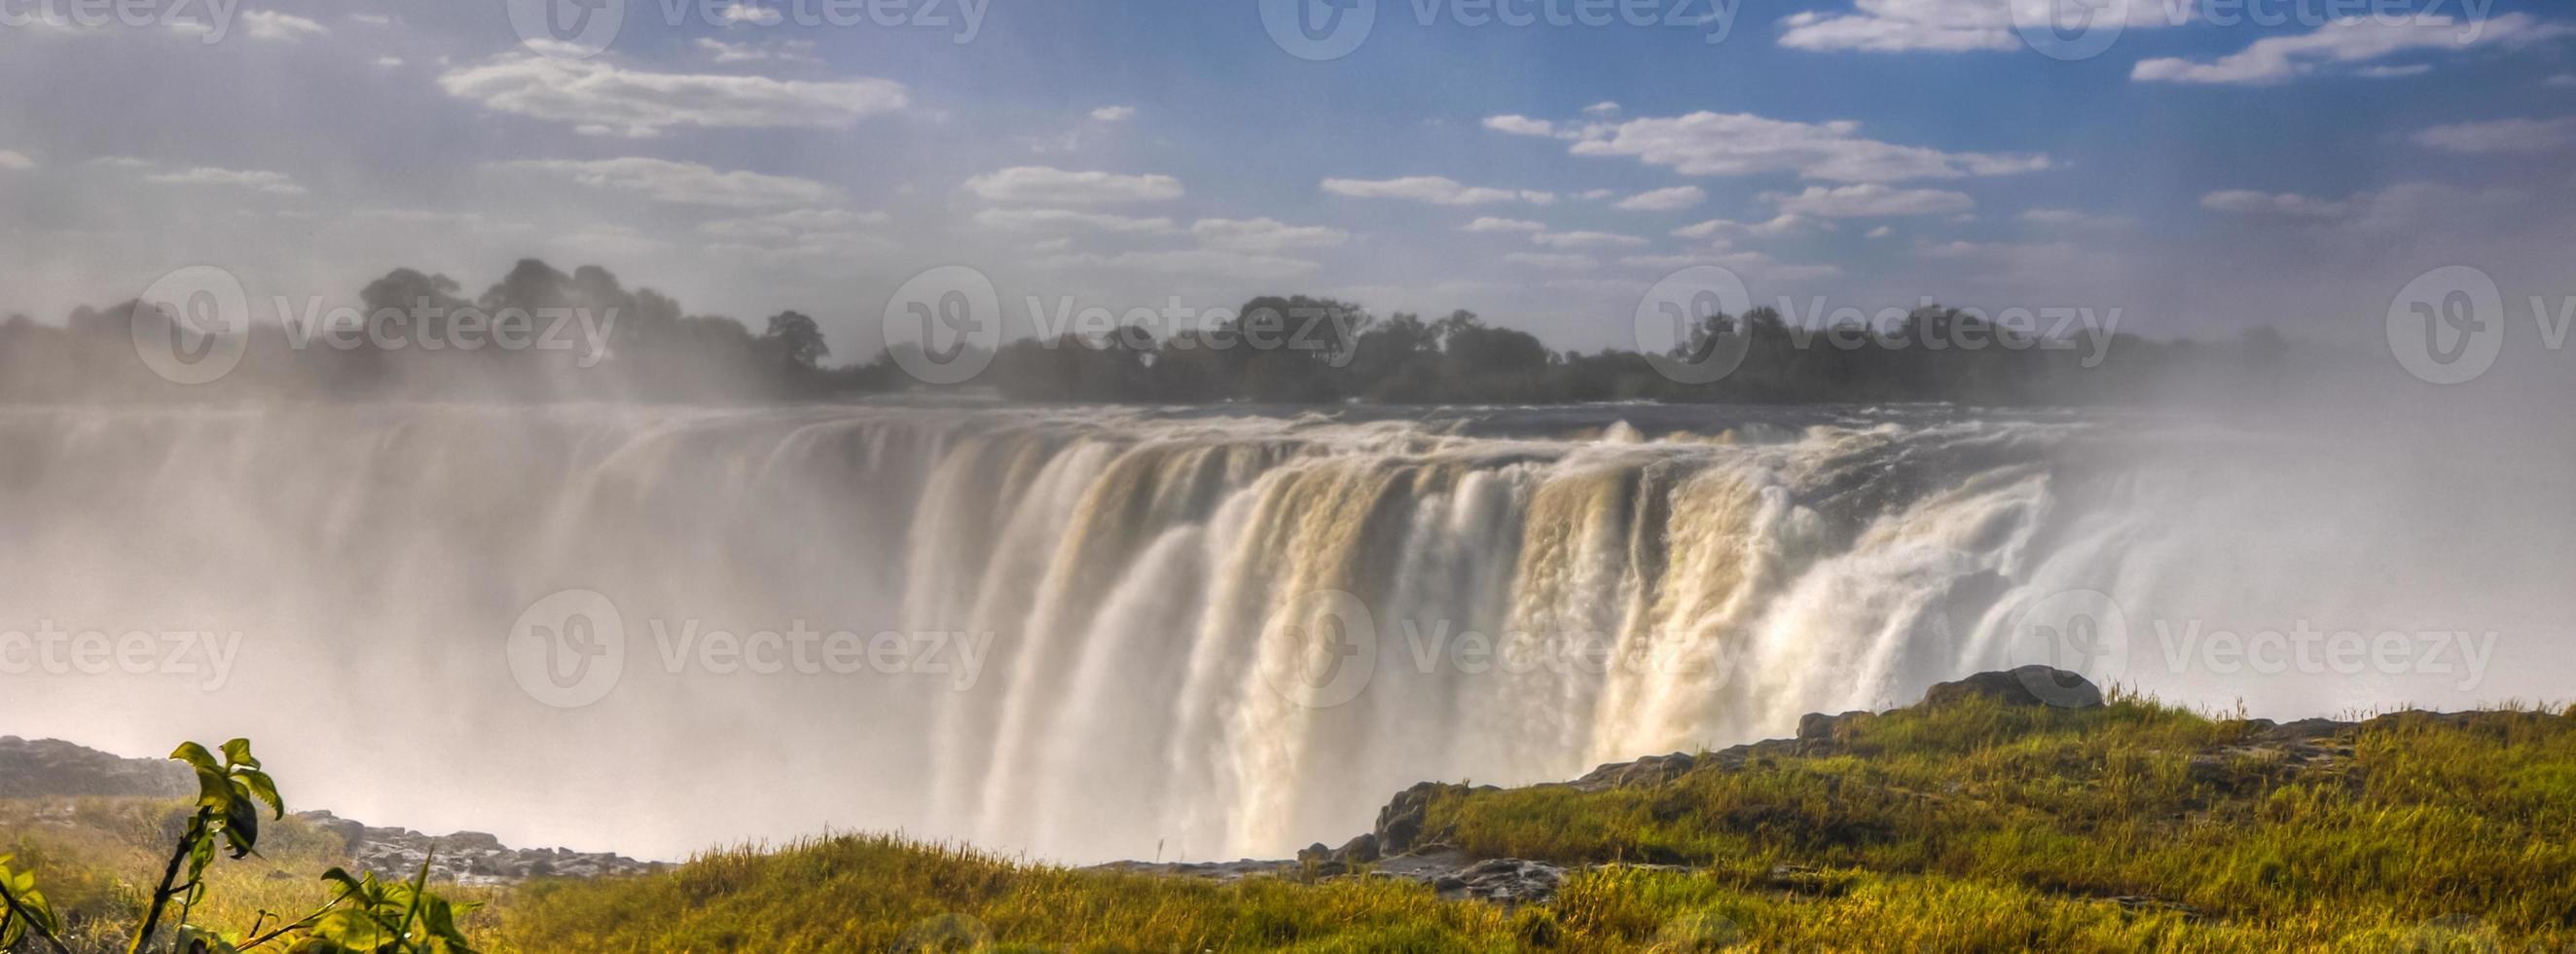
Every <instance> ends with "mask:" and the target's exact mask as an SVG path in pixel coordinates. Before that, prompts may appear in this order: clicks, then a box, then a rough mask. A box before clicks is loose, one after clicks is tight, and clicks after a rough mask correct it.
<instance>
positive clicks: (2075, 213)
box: [2021, 209, 2129, 229]
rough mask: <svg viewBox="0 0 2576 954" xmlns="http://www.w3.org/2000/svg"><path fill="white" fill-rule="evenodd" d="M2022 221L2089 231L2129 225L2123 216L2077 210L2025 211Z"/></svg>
mask: <svg viewBox="0 0 2576 954" xmlns="http://www.w3.org/2000/svg"><path fill="white" fill-rule="evenodd" d="M2021 220H2022V221H2024V222H2036V223H2038V224H2041V225H2070V226H2076V227H2079V228H2088V229H2105V228H2117V227H2119V226H2124V225H2127V224H2129V220H2128V219H2127V218H2125V217H2122V216H2117V215H2099V214H2095V213H2092V212H2084V211H2080V210H2076V209H2025V210H2023V212H2022V214H2021Z"/></svg>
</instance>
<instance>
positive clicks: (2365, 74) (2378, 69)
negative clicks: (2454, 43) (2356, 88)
mask: <svg viewBox="0 0 2576 954" xmlns="http://www.w3.org/2000/svg"><path fill="white" fill-rule="evenodd" d="M2432 71H2433V64H2431V63H2411V64H2408V65H2405V66H2365V67H2362V68H2361V69H2358V70H2354V71H2353V73H2352V75H2354V76H2358V77H2361V78H2363V79H2402V78H2404V77H2408V76H2422V75H2424V74H2426V73H2430V72H2432Z"/></svg>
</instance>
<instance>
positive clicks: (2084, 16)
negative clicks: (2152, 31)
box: [2011, 0, 2153, 61]
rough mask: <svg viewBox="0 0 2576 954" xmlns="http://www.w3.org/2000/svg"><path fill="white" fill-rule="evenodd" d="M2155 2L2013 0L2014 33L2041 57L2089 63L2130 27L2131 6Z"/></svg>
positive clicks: (2142, 0) (2126, 0)
mask: <svg viewBox="0 0 2576 954" xmlns="http://www.w3.org/2000/svg"><path fill="white" fill-rule="evenodd" d="M2147 2H2153V0H2011V5H2012V21H2013V32H2015V33H2019V34H2021V41H2022V43H2023V44H2025V45H2027V46H2029V47H2030V48H2031V49H2033V50H2037V51H2039V54H2040V55H2041V56H2045V57H2048V58H2050V59H2056V60H2070V61H2072V60H2089V59H2092V58H2094V57H2097V56H2100V55H2102V54H2103V52H2104V51H2106V50H2109V49H2110V48H2111V44H2113V43H2116V42H2118V41H2119V39H2120V31H2122V30H2125V29H2128V27H2129V5H2130V4H2131V3H2147Z"/></svg>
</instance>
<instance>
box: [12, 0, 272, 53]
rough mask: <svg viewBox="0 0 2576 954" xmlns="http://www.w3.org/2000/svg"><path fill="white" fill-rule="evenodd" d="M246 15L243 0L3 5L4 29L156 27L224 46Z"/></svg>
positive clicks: (25, 0)
mask: <svg viewBox="0 0 2576 954" xmlns="http://www.w3.org/2000/svg"><path fill="white" fill-rule="evenodd" d="M240 10H241V0H0V27H6V28H9V29H23V28H28V27H38V26H43V27H53V28H65V27H76V28H79V29H84V30H99V29H105V28H108V27H131V28H135V29H144V28H154V29H163V30H171V31H175V32H180V33H194V34H197V36H198V42H201V43H220V42H223V39H224V37H226V36H228V35H230V34H231V33H232V28H233V14H235V13H237V12H240Z"/></svg>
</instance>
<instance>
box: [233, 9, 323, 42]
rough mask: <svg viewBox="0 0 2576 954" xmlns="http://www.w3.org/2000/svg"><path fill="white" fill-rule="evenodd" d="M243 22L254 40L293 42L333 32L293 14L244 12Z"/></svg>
mask: <svg viewBox="0 0 2576 954" xmlns="http://www.w3.org/2000/svg"><path fill="white" fill-rule="evenodd" d="M241 22H242V28H243V29H244V30H245V31H247V32H248V33H249V34H250V38H251V39H254V40H285V41H288V42H293V41H296V40H301V39H303V38H305V37H308V36H321V35H323V34H325V33H329V32H331V28H329V27H326V26H323V25H322V24H319V23H315V22H313V21H311V20H307V19H305V18H303V17H299V16H295V15H293V14H288V13H278V12H276V11H273V10H245V11H242V15H241Z"/></svg>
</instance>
